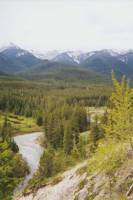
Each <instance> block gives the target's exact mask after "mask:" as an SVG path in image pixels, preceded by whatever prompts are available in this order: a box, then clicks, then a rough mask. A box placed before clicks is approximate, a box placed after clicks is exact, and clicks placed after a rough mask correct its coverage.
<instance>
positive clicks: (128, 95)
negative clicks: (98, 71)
mask: <svg viewBox="0 0 133 200" xmlns="http://www.w3.org/2000/svg"><path fill="white" fill-rule="evenodd" d="M112 79H113V85H114V91H113V93H112V96H111V98H110V110H109V112H108V120H107V123H106V124H105V125H104V126H103V128H104V131H105V134H106V136H107V137H109V138H115V139H118V140H119V139H120V140H126V139H128V140H129V141H130V144H131V146H132V148H133V144H132V137H133V92H132V90H131V89H130V88H129V84H128V82H127V80H126V78H125V76H123V78H122V80H121V83H119V82H118V81H117V80H116V79H115V78H114V75H113V76H112Z"/></svg>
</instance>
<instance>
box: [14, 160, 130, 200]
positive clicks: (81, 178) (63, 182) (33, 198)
mask: <svg viewBox="0 0 133 200" xmlns="http://www.w3.org/2000/svg"><path fill="white" fill-rule="evenodd" d="M132 161H133V160H131V161H130V162H128V163H125V164H124V165H123V166H122V167H121V168H120V169H119V170H118V171H117V173H116V174H115V176H114V180H113V179H112V182H111V185H110V182H109V178H108V177H107V176H106V175H105V174H102V173H99V174H98V173H95V174H92V175H88V174H87V162H84V163H82V164H79V165H77V166H76V167H74V168H73V169H71V170H68V171H66V172H65V173H64V174H63V175H62V176H61V178H60V179H59V182H57V183H55V184H54V183H51V184H49V185H47V186H45V187H42V188H40V189H38V190H37V191H36V192H34V193H30V194H28V195H25V196H22V197H20V198H18V199H15V200H103V199H106V200H110V199H112V200H118V199H119V198H120V196H124V195H125V196H126V199H127V200H132V199H133V191H132V183H133V168H132V166H133V165H132V164H133V162H132ZM110 186H111V188H110Z"/></svg>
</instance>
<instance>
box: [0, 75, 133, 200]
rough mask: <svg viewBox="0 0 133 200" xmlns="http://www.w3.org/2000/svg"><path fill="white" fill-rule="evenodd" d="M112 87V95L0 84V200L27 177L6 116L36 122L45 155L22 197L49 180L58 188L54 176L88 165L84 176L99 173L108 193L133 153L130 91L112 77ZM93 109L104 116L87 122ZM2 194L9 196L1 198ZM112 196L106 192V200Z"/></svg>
mask: <svg viewBox="0 0 133 200" xmlns="http://www.w3.org/2000/svg"><path fill="white" fill-rule="evenodd" d="M113 84H114V89H113V90H112V88H111V87H109V86H108V87H106V86H103V85H89V86H86V85H79V84H77V85H65V84H63V85H58V84H55V85H54V86H53V85H50V84H49V83H41V82H40V83H35V82H32V81H31V82H30V81H28V82H24V81H22V80H21V81H20V80H18V81H2V82H1V84H0V92H1V95H0V110H1V111H2V112H3V113H5V117H4V120H3V122H2V123H0V124H1V127H0V177H1V178H0V198H1V199H3V200H10V199H12V197H13V192H14V189H15V187H16V186H17V185H18V183H19V182H21V181H22V180H23V178H24V177H25V175H26V174H27V173H28V172H29V169H28V166H27V164H26V163H25V161H23V159H22V157H21V155H19V152H18V151H19V149H18V146H17V145H16V143H15V142H14V140H13V134H14V131H13V129H14V127H13V126H12V125H11V123H10V121H9V113H13V114H15V115H16V116H25V117H26V119H27V120H28V118H33V119H35V121H36V124H37V125H38V126H40V127H41V129H42V130H43V131H44V137H43V139H41V141H40V142H41V145H42V147H43V148H44V152H43V154H42V156H41V159H40V165H39V168H38V170H37V172H36V173H35V174H34V176H33V178H32V179H31V180H30V181H29V183H28V185H27V187H26V188H25V191H24V192H25V193H27V191H31V190H32V191H34V192H35V191H36V190H37V189H38V188H39V187H41V185H45V184H46V183H47V182H48V181H50V180H51V178H54V179H53V180H54V181H55V182H58V181H59V180H60V179H59V178H58V174H59V173H61V172H63V171H65V170H66V169H68V167H70V166H74V165H75V164H77V163H79V162H81V161H84V160H88V159H89V161H88V162H89V163H88V166H89V168H88V169H87V170H86V171H87V173H89V174H90V173H94V172H95V171H97V170H101V171H103V172H104V173H105V174H107V176H108V177H109V181H110V185H111V184H112V187H113V184H114V182H113V179H112V177H114V173H115V171H116V170H117V169H118V168H119V167H120V166H121V165H122V164H123V163H124V161H125V159H126V152H127V148H128V146H129V148H131V149H132V148H133V142H132V117H133V116H132V113H133V112H132V108H133V102H132V100H133V96H132V90H131V89H130V87H129V85H128V83H127V81H126V79H125V77H123V79H122V81H121V83H119V82H118V81H117V80H116V79H115V78H114V76H113ZM112 91H113V93H112V95H111V92H112ZM110 95H111V97H110ZM92 106H93V107H95V108H99V107H100V106H104V108H105V110H104V114H103V115H102V116H98V115H97V114H96V115H95V116H94V117H93V119H91V114H90V111H89V108H90V107H92ZM109 152H110V156H109V157H108V159H105V160H104V158H105V157H106V156H107V155H108V153H109ZM120 152H121V153H120ZM90 166H91V167H90ZM5 189H6V190H7V191H9V192H8V193H5V192H4V191H5ZM111 191H112V190H111V187H110V195H111Z"/></svg>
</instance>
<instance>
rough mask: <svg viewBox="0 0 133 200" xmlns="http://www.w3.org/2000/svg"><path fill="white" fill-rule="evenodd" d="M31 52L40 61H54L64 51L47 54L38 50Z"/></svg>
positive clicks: (48, 52) (47, 52)
mask: <svg viewBox="0 0 133 200" xmlns="http://www.w3.org/2000/svg"><path fill="white" fill-rule="evenodd" d="M30 52H31V53H32V54H33V55H34V56H36V57H37V58H39V59H42V60H52V59H54V58H55V57H56V56H57V55H59V54H60V53H61V52H62V51H59V50H53V51H45V52H40V51H36V50H30Z"/></svg>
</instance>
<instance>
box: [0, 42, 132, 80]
mask: <svg viewBox="0 0 133 200" xmlns="http://www.w3.org/2000/svg"><path fill="white" fill-rule="evenodd" d="M112 70H113V71H114V72H115V74H116V76H117V77H118V78H120V77H121V76H122V75H123V74H125V75H126V76H127V77H128V78H129V79H131V80H133V50H129V51H125V52H115V51H113V50H108V49H103V50H98V51H91V52H82V51H64V52H60V51H57V50H54V51H51V52H46V53H44V54H43V53H38V52H35V51H33V50H32V51H28V50H25V49H22V48H20V47H18V46H16V45H14V44H10V45H9V46H7V47H4V48H1V49H0V74H4V75H5V74H10V75H12V74H13V75H17V76H20V77H24V78H26V79H37V80H44V79H57V80H86V81H87V80H93V81H95V80H100V81H102V80H104V81H105V80H109V79H110V74H111V71H112Z"/></svg>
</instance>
